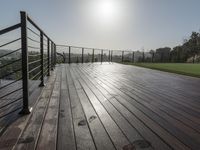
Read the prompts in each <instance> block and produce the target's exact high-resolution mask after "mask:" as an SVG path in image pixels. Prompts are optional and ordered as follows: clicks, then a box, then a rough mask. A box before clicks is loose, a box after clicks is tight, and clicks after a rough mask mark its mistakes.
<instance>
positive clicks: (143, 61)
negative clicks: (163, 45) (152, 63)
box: [142, 52, 145, 62]
mask: <svg viewBox="0 0 200 150" xmlns="http://www.w3.org/2000/svg"><path fill="white" fill-rule="evenodd" d="M144 57H145V56H144V52H143V53H142V62H144V59H145V58H144Z"/></svg>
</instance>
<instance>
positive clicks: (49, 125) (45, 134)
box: [36, 69, 61, 150]
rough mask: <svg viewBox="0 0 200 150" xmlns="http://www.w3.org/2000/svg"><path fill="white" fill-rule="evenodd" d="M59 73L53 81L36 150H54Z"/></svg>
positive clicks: (58, 97)
mask: <svg viewBox="0 0 200 150" xmlns="http://www.w3.org/2000/svg"><path fill="white" fill-rule="evenodd" d="M60 83H61V72H60V69H58V76H57V78H56V81H55V85H54V88H53V92H52V96H51V98H50V102H49V106H48V109H47V113H46V116H45V119H44V122H43V126H42V129H41V133H40V136H39V139H38V143H37V147H36V148H37V149H38V150H45V149H48V150H54V149H56V142H57V124H58V111H59V100H60V86H61V85H60Z"/></svg>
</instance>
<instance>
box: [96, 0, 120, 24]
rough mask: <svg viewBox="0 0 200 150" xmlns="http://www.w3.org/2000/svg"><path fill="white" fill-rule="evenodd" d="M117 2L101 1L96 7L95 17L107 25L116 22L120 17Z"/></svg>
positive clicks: (110, 0)
mask: <svg viewBox="0 0 200 150" xmlns="http://www.w3.org/2000/svg"><path fill="white" fill-rule="evenodd" d="M118 12H119V10H118V5H117V3H116V0H99V1H97V3H96V4H95V7H94V12H93V13H94V15H95V17H96V19H99V21H101V22H104V23H107V22H114V20H115V19H116V18H117V15H118Z"/></svg>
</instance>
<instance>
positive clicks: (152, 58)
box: [151, 52, 154, 63]
mask: <svg viewBox="0 0 200 150" xmlns="http://www.w3.org/2000/svg"><path fill="white" fill-rule="evenodd" d="M153 60H154V52H153V53H152V57H151V62H152V63H153Z"/></svg>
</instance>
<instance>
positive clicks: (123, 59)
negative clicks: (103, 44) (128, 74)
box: [122, 51, 124, 62]
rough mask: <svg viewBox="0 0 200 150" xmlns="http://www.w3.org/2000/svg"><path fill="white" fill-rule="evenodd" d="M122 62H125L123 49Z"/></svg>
mask: <svg viewBox="0 0 200 150" xmlns="http://www.w3.org/2000/svg"><path fill="white" fill-rule="evenodd" d="M122 62H124V51H122Z"/></svg>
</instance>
